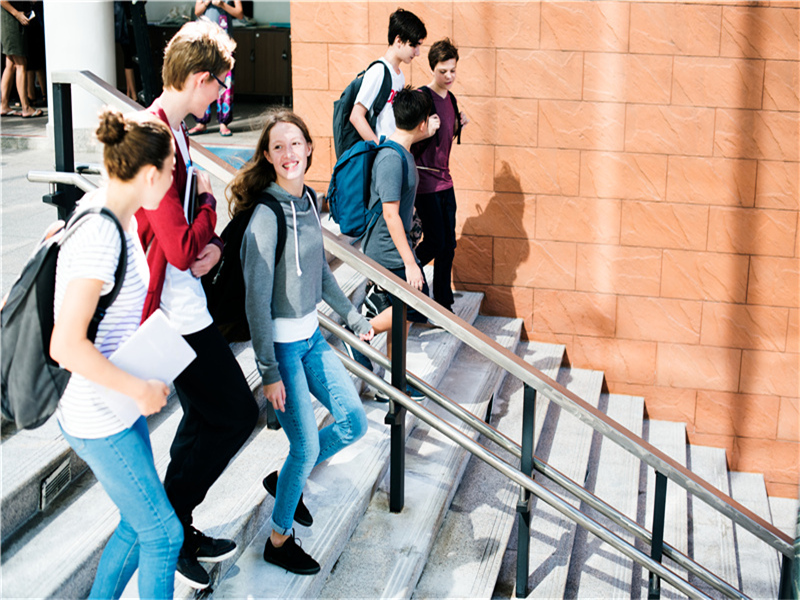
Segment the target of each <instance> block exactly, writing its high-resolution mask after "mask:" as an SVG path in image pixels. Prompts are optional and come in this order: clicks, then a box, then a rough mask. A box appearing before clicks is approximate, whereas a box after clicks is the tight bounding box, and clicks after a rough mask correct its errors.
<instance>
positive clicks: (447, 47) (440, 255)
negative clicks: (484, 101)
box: [411, 38, 469, 310]
mask: <svg viewBox="0 0 800 600" xmlns="http://www.w3.org/2000/svg"><path fill="white" fill-rule="evenodd" d="M428 63H429V64H430V66H431V69H433V81H432V82H431V83H430V85H428V86H427V87H426V88H422V89H425V90H426V91H427V92H429V93H430V95H431V98H432V99H433V107H434V111H433V112H434V113H435V114H437V115H439V119H440V122H441V125H440V126H439V129H438V131H437V132H436V133H435V134H434V135H433V137H431V138H430V139H427V140H424V141H422V142H419V143H417V144H415V145H414V146H412V148H411V152H412V154H413V155H414V159H415V160H416V163H417V170H418V173H419V187H418V188H417V198H416V201H415V203H414V205H415V207H416V209H417V214H418V215H419V218H420V221H421V222H422V233H423V237H422V241H421V242H420V244H419V245H418V246H417V248H416V254H417V258H418V259H419V262H420V264H421V265H422V266H424V265H426V264H428V263H429V262H431V260H435V262H434V269H433V299H434V300H436V302H438V303H439V304H441V305H442V306H443V307H445V308H447V309H448V310H453V290H452V289H451V288H450V280H451V273H452V270H453V256H454V254H455V249H456V195H455V192H454V191H453V180H452V178H451V177H450V150H451V148H452V147H453V139H454V138H455V137H456V135H458V134H459V133H460V130H461V127H463V126H464V125H466V124H467V123H468V122H469V120H468V119H467V118H466V116H465V115H464V113H463V112H461V113H460V114H458V115H457V114H456V102H455V97H454V96H453V94H452V92H450V88H451V87H452V85H453V83H454V82H455V80H456V65H457V64H458V49H457V48H456V47H455V46H454V45H453V44H452V43H451V42H450V40H449V39H447V38H445V39H443V40H440V41H438V42H436V43H435V44H433V45H432V46H431V49H430V51H429V52H428Z"/></svg>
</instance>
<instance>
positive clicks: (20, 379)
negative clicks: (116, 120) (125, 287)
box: [0, 207, 128, 429]
mask: <svg viewBox="0 0 800 600" xmlns="http://www.w3.org/2000/svg"><path fill="white" fill-rule="evenodd" d="M91 214H101V215H103V216H104V217H106V218H108V219H110V220H111V221H113V222H114V225H116V227H117V230H118V231H119V235H120V238H121V239H122V250H121V252H120V254H119V262H118V263H117V270H116V272H115V273H114V287H113V288H112V290H111V291H110V292H109V293H108V294H105V295H104V296H101V297H100V300H99V301H98V303H97V308H96V309H95V311H94V316H93V317H92V320H91V323H90V324H89V330H88V331H87V334H86V337H87V338H89V340H90V341H92V342H94V339H95V337H96V336H97V328H98V326H99V325H100V321H102V320H103V317H104V316H105V314H106V310H107V309H108V307H109V306H111V304H112V303H113V302H114V300H115V299H116V297H117V294H119V291H120V289H121V288H122V283H123V281H124V279H125V271H126V269H127V265H128V252H127V248H128V246H127V243H126V241H125V234H124V232H123V230H122V225H120V222H119V220H117V217H116V216H115V215H114V213H112V212H111V211H110V210H108V209H107V208H105V207H102V208H101V207H94V208H89V209H86V210H83V211H81V212H79V213H78V214H76V215H75V216H74V217H72V219H70V221H69V223H68V224H67V225H66V227H63V226H62V227H60V228H59V229H57V230H56V231H55V232H54V233H51V234H50V235H46V236H45V238H44V239H43V240H42V242H40V243H39V245H38V247H37V248H36V250H35V251H34V253H33V255H32V256H31V258H30V259H29V260H28V262H27V264H26V265H25V267H24V268H23V269H22V273H21V274H20V276H19V277H18V278H17V280H16V281H15V282H14V285H13V286H12V287H11V290H10V291H9V293H8V298H7V300H6V302H5V304H4V305H3V308H2V310H0V330H2V331H1V332H0V337H2V373H1V375H2V382H1V383H0V389H1V392H0V396H1V398H0V412H2V415H3V418H4V419H7V420H9V421H14V422H15V423H16V426H17V428H18V429H34V428H35V427H39V426H40V425H43V424H44V423H45V421H47V419H49V418H50V416H51V415H52V414H53V413H54V412H55V410H56V407H57V406H58V401H59V400H60V399H61V396H62V395H63V393H64V389H65V388H66V387H67V383H68V382H69V378H70V375H71V373H70V372H69V371H67V370H66V369H63V368H61V367H60V366H59V365H58V363H56V362H55V361H54V360H53V359H52V358H51V357H50V338H51V337H52V335H53V325H54V317H53V300H54V298H55V287H56V265H57V263H58V253H59V251H60V250H61V246H62V245H63V244H64V242H65V241H66V240H67V239H69V236H70V235H71V234H72V232H74V231H75V229H77V223H78V222H79V221H81V220H82V219H83V218H84V217H86V216H88V215H91Z"/></svg>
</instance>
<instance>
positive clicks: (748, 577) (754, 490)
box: [730, 472, 781, 598]
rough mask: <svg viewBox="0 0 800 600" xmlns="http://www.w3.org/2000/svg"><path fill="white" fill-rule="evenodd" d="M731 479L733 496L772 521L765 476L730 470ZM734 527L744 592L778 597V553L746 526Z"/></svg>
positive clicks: (755, 596) (751, 595)
mask: <svg viewBox="0 0 800 600" xmlns="http://www.w3.org/2000/svg"><path fill="white" fill-rule="evenodd" d="M730 480H731V497H732V498H733V499H734V500H736V501H737V502H739V503H740V504H742V505H743V506H745V507H746V508H748V509H750V510H751V511H753V512H754V513H755V514H757V515H758V516H759V517H761V518H762V519H764V520H765V521H767V522H769V521H770V512H769V500H768V499H767V487H766V485H765V484H764V476H763V475H761V474H758V473H740V472H731V473H730ZM734 529H735V531H736V547H737V550H738V555H739V568H740V569H741V577H742V588H741V589H742V591H743V592H744V593H745V594H746V595H748V596H750V597H752V598H777V597H778V583H779V579H780V568H781V561H780V557H779V555H778V552H777V551H776V550H774V549H773V548H772V547H771V546H769V545H768V544H767V543H765V542H762V541H761V540H760V539H758V538H757V537H756V536H754V535H753V534H752V533H750V532H749V531H747V530H746V529H744V528H743V527H741V526H739V525H734Z"/></svg>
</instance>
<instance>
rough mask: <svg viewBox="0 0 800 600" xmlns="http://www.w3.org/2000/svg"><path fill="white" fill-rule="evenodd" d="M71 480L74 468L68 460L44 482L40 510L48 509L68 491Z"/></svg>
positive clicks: (40, 497)
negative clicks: (60, 495) (61, 494)
mask: <svg viewBox="0 0 800 600" xmlns="http://www.w3.org/2000/svg"><path fill="white" fill-rule="evenodd" d="M71 480H72V468H71V466H70V461H69V459H67V460H65V461H64V462H62V463H61V464H60V465H58V466H57V467H56V469H55V470H54V471H53V472H52V473H50V475H48V476H47V477H45V478H44V480H42V489H41V494H40V496H39V510H44V509H45V508H47V507H48V506H49V505H50V504H51V503H52V502H53V500H55V498H56V497H57V496H58V495H59V494H60V493H61V492H63V491H64V490H65V489H66V487H67V486H68V485H69V482H70V481H71Z"/></svg>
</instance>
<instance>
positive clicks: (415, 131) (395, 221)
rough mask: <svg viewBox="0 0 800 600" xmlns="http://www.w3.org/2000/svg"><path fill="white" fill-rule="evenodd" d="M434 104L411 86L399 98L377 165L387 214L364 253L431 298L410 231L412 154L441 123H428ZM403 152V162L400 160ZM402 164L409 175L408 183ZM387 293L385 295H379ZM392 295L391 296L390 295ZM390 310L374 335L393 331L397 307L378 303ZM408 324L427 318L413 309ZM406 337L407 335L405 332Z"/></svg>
mask: <svg viewBox="0 0 800 600" xmlns="http://www.w3.org/2000/svg"><path fill="white" fill-rule="evenodd" d="M431 106H432V101H431V97H430V95H429V94H426V93H425V92H421V91H419V90H412V89H411V88H410V87H406V88H404V89H402V90H400V92H398V93H397V96H396V97H395V100H394V106H393V108H394V116H395V121H396V122H397V129H396V130H395V132H394V133H393V134H392V135H391V136H390V137H389V139H388V140H386V142H384V144H392V145H394V146H395V147H397V146H400V147H399V148H397V150H399V152H397V151H395V150H393V149H388V148H387V149H384V150H381V151H379V152H378V156H377V157H376V158H375V162H374V164H373V166H372V183H371V191H370V204H369V205H370V207H372V206H375V204H376V203H377V202H380V203H381V207H382V212H381V213H380V214H379V216H378V219H377V221H376V222H375V225H374V226H373V227H372V228H371V229H370V230H369V231H368V232H367V234H366V235H365V236H364V241H363V242H362V249H363V251H364V253H365V254H366V255H367V256H369V257H370V258H371V259H373V260H374V261H375V262H377V263H378V264H380V265H381V266H383V267H386V268H387V269H389V270H390V271H392V272H393V273H394V274H395V275H397V276H398V277H400V278H401V279H405V280H406V281H407V282H408V284H409V285H411V286H412V287H415V288H417V289H418V290H421V291H422V293H424V294H428V284H427V283H426V282H425V276H424V275H423V273H422V269H421V268H420V266H419V263H418V262H417V257H416V256H415V255H414V250H413V247H412V245H411V239H410V236H409V234H410V232H411V225H412V221H413V215H414V198H415V197H416V193H417V182H418V177H417V170H416V166H415V164H414V157H413V156H412V155H411V152H410V151H409V149H410V148H411V144H413V143H414V142H417V141H419V140H421V139H425V138H426V137H430V136H431V135H433V134H434V133H436V129H437V128H438V124H439V121H438V119H430V122H429V119H428V117H429V116H430V114H431ZM401 153H402V158H401ZM403 161H405V163H406V166H407V169H406V170H407V176H406V177H405V179H404V178H403V171H404V169H403ZM380 293H383V294H385V292H379V294H380ZM385 296H388V294H385ZM387 303H388V305H389V308H386V309H385V310H383V311H382V312H380V313H379V314H378V315H376V316H375V317H374V318H372V320H371V321H370V324H371V325H372V327H373V328H374V329H375V335H377V334H379V333H381V332H384V331H389V330H390V329H391V328H392V308H391V303H390V301H388V298H384V301H383V302H382V303H379V304H387ZM408 319H409V321H410V322H411V321H413V322H418V323H423V322H425V320H426V319H425V317H424V316H423V315H421V314H419V313H418V312H416V311H414V310H409V311H408ZM406 333H408V332H407V331H406ZM386 350H387V355H388V356H389V357H390V358H391V356H392V345H391V336H388V338H387V343H386Z"/></svg>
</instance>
